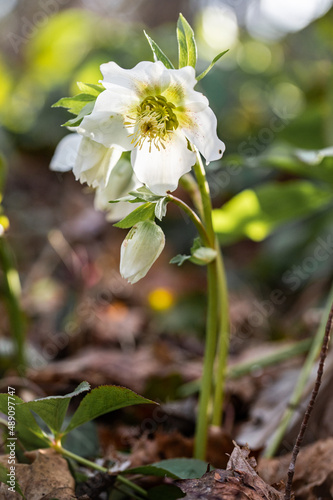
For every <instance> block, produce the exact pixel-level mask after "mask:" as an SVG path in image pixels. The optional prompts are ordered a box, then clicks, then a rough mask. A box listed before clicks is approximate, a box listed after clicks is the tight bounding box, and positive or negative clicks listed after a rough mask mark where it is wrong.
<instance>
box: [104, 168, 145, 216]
mask: <svg viewBox="0 0 333 500" xmlns="http://www.w3.org/2000/svg"><path fill="white" fill-rule="evenodd" d="M141 186H142V184H141V183H140V182H139V181H138V179H137V178H136V176H135V175H134V172H133V169H132V167H131V165H130V163H129V162H127V161H120V162H118V163H117V165H116V166H115V167H114V168H113V170H112V172H111V175H110V179H109V182H108V184H107V186H106V187H105V188H101V187H100V186H99V187H98V188H97V189H96V195H95V200H94V204H95V209H96V210H101V211H106V212H108V214H107V216H106V218H107V220H108V221H110V222H112V221H116V220H120V219H123V218H124V217H126V215H128V214H129V213H131V212H132V211H133V210H134V209H135V208H137V207H138V206H139V205H141V203H129V202H119V203H109V202H110V201H111V200H116V199H118V198H122V197H123V196H126V195H128V193H129V192H130V191H134V190H135V189H138V188H139V187H141Z"/></svg>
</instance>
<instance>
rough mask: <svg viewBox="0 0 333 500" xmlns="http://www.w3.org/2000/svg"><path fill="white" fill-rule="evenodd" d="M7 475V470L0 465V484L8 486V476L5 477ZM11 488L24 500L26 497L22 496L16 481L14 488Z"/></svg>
mask: <svg viewBox="0 0 333 500" xmlns="http://www.w3.org/2000/svg"><path fill="white" fill-rule="evenodd" d="M7 474H9V469H7V468H6V467H5V466H4V465H2V464H1V463H0V483H4V484H7V485H8V486H9V484H8V477H9V476H7ZM13 488H14V490H15V491H17V493H18V494H19V495H21V497H22V498H24V500H25V498H26V497H25V496H24V494H23V492H22V490H21V488H20V485H19V484H18V482H17V481H16V479H15V486H14V487H13ZM6 498H7V496H6Z"/></svg>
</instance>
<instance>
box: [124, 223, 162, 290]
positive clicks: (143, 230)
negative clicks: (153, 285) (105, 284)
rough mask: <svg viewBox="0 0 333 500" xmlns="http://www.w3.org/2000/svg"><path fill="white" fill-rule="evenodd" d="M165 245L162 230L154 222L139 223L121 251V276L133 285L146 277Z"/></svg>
mask: <svg viewBox="0 0 333 500" xmlns="http://www.w3.org/2000/svg"><path fill="white" fill-rule="evenodd" d="M164 245H165V236H164V233H163V231H162V229H161V228H160V227H159V226H158V225H157V224H156V223H155V222H153V221H151V220H147V221H142V222H138V223H137V224H135V226H133V227H132V229H131V230H130V231H129V233H128V235H127V236H126V238H125V239H124V241H123V243H122V245H121V250H120V274H121V275H122V277H123V278H125V279H127V280H128V281H129V282H130V283H131V284H133V283H136V282H137V281H139V280H140V279H141V278H143V277H144V276H146V274H147V272H148V271H149V269H150V268H151V266H152V265H153V264H154V262H155V260H156V259H157V258H158V257H159V255H160V254H161V252H162V250H163V248H164Z"/></svg>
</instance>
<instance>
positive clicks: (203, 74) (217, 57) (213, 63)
mask: <svg viewBox="0 0 333 500" xmlns="http://www.w3.org/2000/svg"><path fill="white" fill-rule="evenodd" d="M227 52H229V49H228V50H224V51H223V52H220V54H218V55H217V56H216V57H214V59H213V60H212V62H211V64H210V65H209V66H208V68H206V69H205V71H203V72H202V73H200V75H199V76H197V77H196V79H197V82H198V81H199V80H202V78H204V77H205V76H206V75H207V73H209V71H210V70H211V69H212V67H213V66H214V65H215V64H216V63H217V61H218V60H219V59H221V57H222V56H224V54H226V53H227Z"/></svg>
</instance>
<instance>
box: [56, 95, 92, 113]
mask: <svg viewBox="0 0 333 500" xmlns="http://www.w3.org/2000/svg"><path fill="white" fill-rule="evenodd" d="M92 101H93V102H95V101H96V96H93V95H91V94H78V95H76V96H74V97H63V98H62V99H59V101H57V102H56V103H55V104H53V106H52V108H66V109H67V110H68V111H69V113H72V114H73V115H78V114H79V113H80V111H81V110H82V108H84V106H86V104H87V103H88V102H92Z"/></svg>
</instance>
